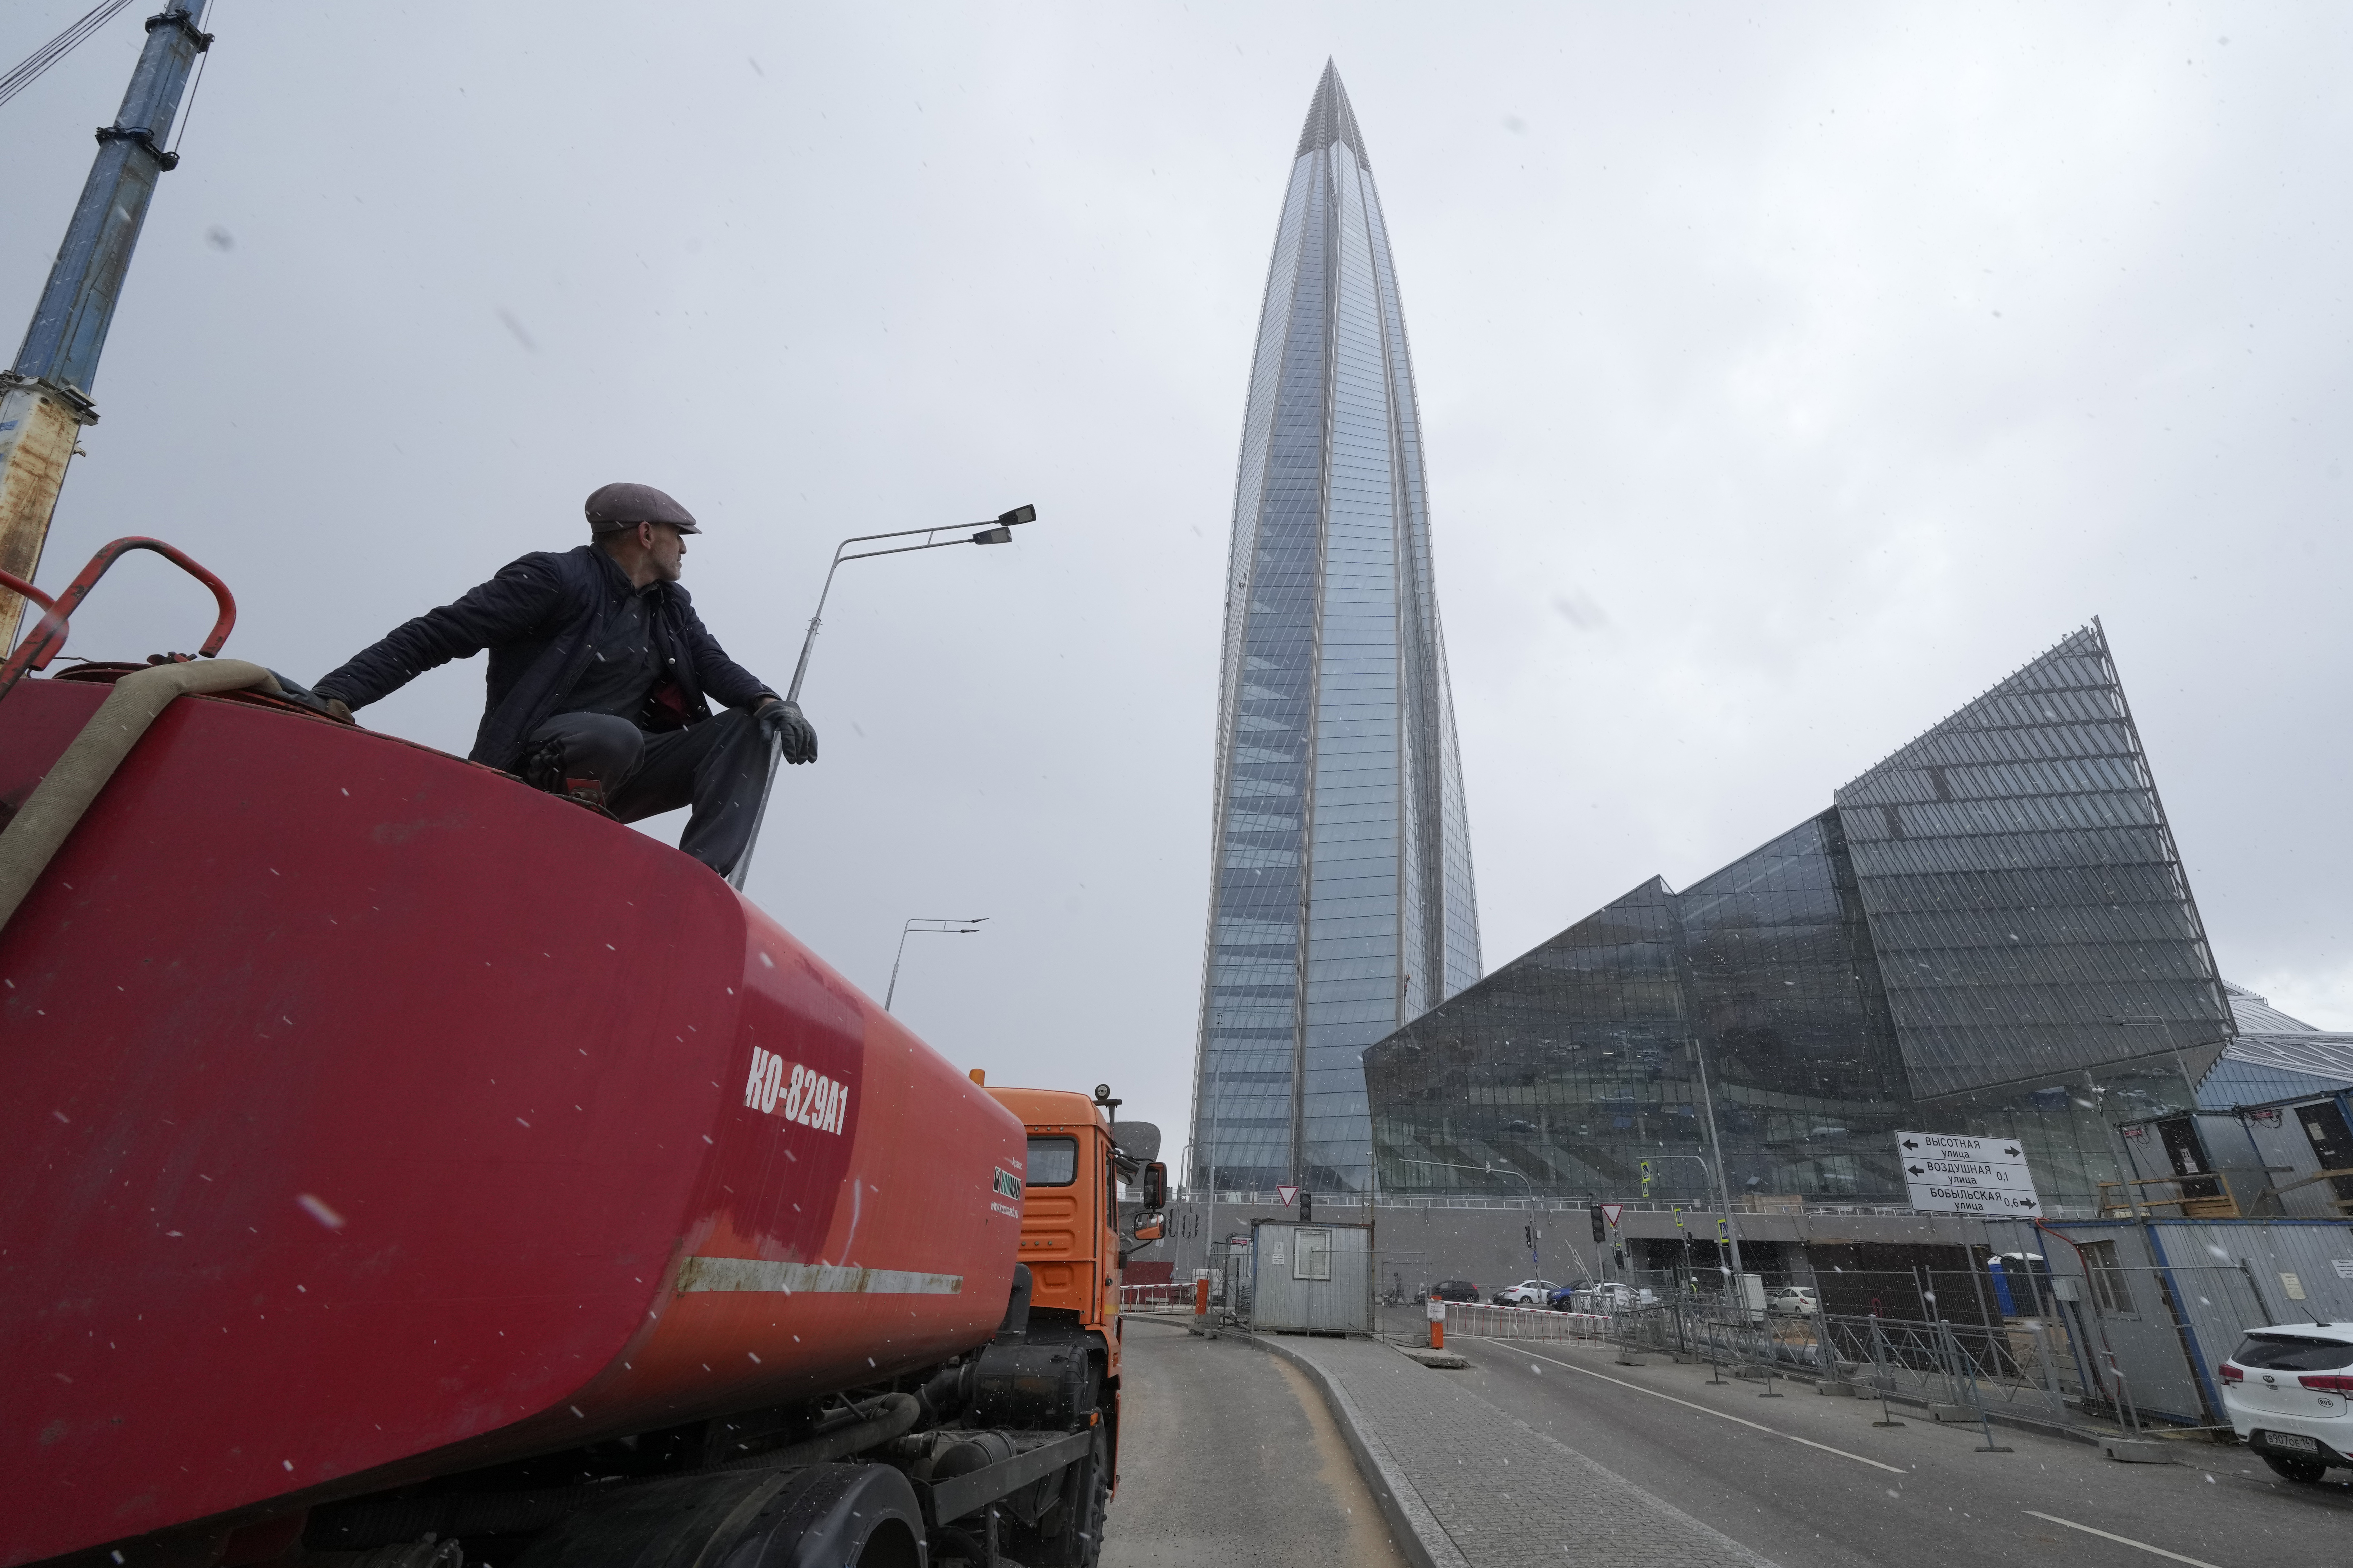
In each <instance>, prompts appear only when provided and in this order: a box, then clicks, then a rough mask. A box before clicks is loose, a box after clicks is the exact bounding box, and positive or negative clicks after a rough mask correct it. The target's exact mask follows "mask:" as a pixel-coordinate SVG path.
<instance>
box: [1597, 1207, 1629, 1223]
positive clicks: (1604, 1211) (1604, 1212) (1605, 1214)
mask: <svg viewBox="0 0 2353 1568" xmlns="http://www.w3.org/2000/svg"><path fill="white" fill-rule="evenodd" d="M1625 1212H1626V1205H1624V1204H1603V1205H1601V1217H1602V1218H1603V1219H1606V1220H1608V1221H1609V1223H1610V1224H1611V1225H1612V1226H1615V1225H1616V1224H1617V1223H1618V1216H1619V1215H1621V1214H1624V1213H1625Z"/></svg>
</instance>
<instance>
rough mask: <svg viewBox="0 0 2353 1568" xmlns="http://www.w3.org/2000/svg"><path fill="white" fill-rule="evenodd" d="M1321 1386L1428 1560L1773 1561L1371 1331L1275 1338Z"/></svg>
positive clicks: (1280, 1351) (1491, 1566) (1453, 1566)
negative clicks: (1368, 1334)
mask: <svg viewBox="0 0 2353 1568" xmlns="http://www.w3.org/2000/svg"><path fill="white" fill-rule="evenodd" d="M1256 1343H1257V1344H1258V1345H1259V1346H1260V1348H1261V1349H1263V1350H1267V1351H1270V1352H1273V1353H1274V1354H1276V1355H1280V1356H1282V1357H1283V1358H1285V1359H1286V1360H1288V1361H1291V1362H1292V1363H1294V1364H1296V1365H1298V1366H1300V1367H1302V1368H1303V1369H1304V1370H1305V1371H1306V1372H1307V1373H1308V1374H1309V1375H1310V1376H1312V1377H1314V1379H1315V1380H1316V1382H1317V1383H1318V1384H1321V1385H1322V1387H1323V1389H1324V1395H1325V1397H1326V1398H1328V1399H1329V1400H1330V1401H1331V1403H1332V1406H1333V1409H1334V1412H1335V1414H1336V1415H1338V1417H1339V1419H1340V1426H1341V1427H1342V1429H1343V1431H1344V1432H1345V1434H1346V1435H1347V1437H1348V1441H1349V1445H1350V1447H1352V1448H1354V1449H1355V1450H1356V1456H1357V1458H1358V1461H1359V1463H1360V1464H1361V1465H1362V1466H1363V1468H1364V1469H1365V1472H1366V1480H1367V1481H1368V1482H1370V1483H1372V1485H1373V1486H1374V1488H1375V1489H1376V1490H1377V1491H1380V1492H1386V1493H1387V1494H1388V1495H1387V1496H1386V1497H1385V1498H1384V1499H1383V1500H1382V1501H1383V1506H1384V1510H1385V1511H1388V1512H1390V1513H1391V1514H1392V1516H1393V1517H1392V1525H1393V1527H1394V1528H1396V1529H1397V1531H1398V1533H1399V1535H1400V1536H1402V1537H1407V1538H1409V1539H1410V1540H1411V1541H1414V1542H1419V1544H1420V1547H1421V1549H1422V1555H1423V1558H1424V1562H1425V1563H1427V1564H1428V1568H1521V1565H1523V1564H1526V1563H1544V1562H1559V1561H1563V1560H1565V1559H1569V1558H1572V1557H1573V1558H1574V1559H1575V1560H1577V1561H1589V1562H1606V1563H1611V1564H1612V1565H1613V1568H1734V1565H1737V1568H1774V1565H1773V1564H1772V1563H1770V1562H1769V1561H1768V1560H1767V1559H1766V1558H1763V1557H1760V1556H1758V1555H1757V1553H1756V1552H1751V1551H1749V1550H1748V1549H1747V1548H1746V1547H1745V1546H1743V1545H1741V1544H1740V1543H1739V1542H1736V1541H1734V1540H1733V1539H1732V1538H1731V1537H1729V1536H1727V1535H1725V1534H1723V1533H1722V1532H1721V1531H1716V1530H1714V1529H1711V1528H1710V1527H1708V1526H1707V1525H1704V1524H1703V1523H1701V1522H1700V1521H1698V1520H1696V1519H1694V1518H1693V1517H1692V1516H1691V1515H1690V1514H1688V1513H1685V1512H1684V1511H1683V1510H1681V1509H1679V1508H1677V1507H1675V1506H1674V1505H1673V1504H1672V1503H1671V1502H1668V1501H1667V1500H1665V1499H1664V1498H1662V1497H1659V1496H1657V1495H1655V1494H1654V1493H1651V1492H1649V1491H1646V1490H1644V1489H1642V1488H1641V1487H1638V1486H1636V1485H1635V1484H1634V1483H1632V1482H1631V1481H1629V1480H1627V1479H1625V1478H1624V1477H1622V1476H1620V1475H1618V1474H1617V1473H1616V1472H1614V1471H1612V1470H1610V1469H1609V1468H1607V1467H1606V1466H1603V1465H1600V1464H1598V1463H1596V1462H1595V1461H1594V1460H1592V1459H1591V1458H1588V1457H1586V1456H1585V1455H1583V1454H1580V1453H1578V1452H1577V1450H1576V1449H1574V1448H1572V1447H1568V1445H1567V1444H1566V1443H1563V1442H1561V1441H1559V1440H1558V1439H1556V1438H1554V1437H1551V1436H1546V1435H1545V1434H1543V1433H1540V1432H1537V1431H1535V1429H1534V1428H1532V1427H1530V1426H1527V1425H1526V1424H1525V1423H1524V1422H1520V1421H1516V1420H1514V1419H1512V1418H1511V1417H1509V1416H1506V1415H1503V1414H1502V1413H1501V1412H1500V1411H1498V1410H1497V1409H1496V1408H1495V1407H1494V1406H1493V1405H1491V1404H1489V1403H1487V1402H1486V1401H1485V1400H1482V1399H1480V1398H1478V1397H1477V1396H1476V1395H1474V1394H1469V1393H1466V1392H1464V1391H1463V1390H1462V1389H1461V1388H1459V1387H1457V1386H1455V1385H1454V1384H1452V1383H1451V1382H1450V1380H1449V1374H1448V1373H1443V1372H1433V1371H1431V1370H1430V1369H1429V1368H1427V1367H1424V1366H1420V1365H1419V1364H1417V1363H1413V1362H1411V1361H1409V1360H1407V1359H1406V1358H1405V1357H1404V1356H1403V1355H1400V1354H1399V1353H1398V1352H1397V1351H1395V1350H1394V1349H1392V1348H1391V1347H1389V1346H1388V1345H1387V1344H1384V1343H1382V1342H1379V1341H1376V1340H1333V1339H1308V1338H1303V1337H1292V1336H1287V1335H1266V1336H1263V1337H1261V1338H1260V1339H1258V1340H1257V1341H1256Z"/></svg>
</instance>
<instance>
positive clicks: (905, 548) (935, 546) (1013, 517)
mask: <svg viewBox="0 0 2353 1568" xmlns="http://www.w3.org/2000/svg"><path fill="white" fill-rule="evenodd" d="M1035 521H1038V509H1037V508H1036V507H1034V506H1017V507H1015V508H1014V509H1013V510H1011V511H1008V512H1003V513H1000V514H999V515H998V516H997V518H996V519H995V520H994V521H989V522H984V523H981V524H980V525H979V527H978V529H977V531H975V532H973V533H971V534H969V535H966V536H965V537H963V538H958V539H942V538H940V537H939V536H940V535H941V534H943V533H955V534H964V533H965V529H967V528H971V527H973V525H972V524H970V523H959V524H955V525H952V526H948V527H943V528H902V529H900V530H899V531H896V532H894V533H860V534H854V535H852V536H851V537H850V538H848V539H845V540H843V541H842V542H840V543H839V544H837V545H835V546H834V547H833V564H832V565H830V566H828V567H827V568H826V570H825V586H824V587H822V588H820V589H818V595H817V613H816V614H814V615H812V616H809V624H808V635H807V637H803V638H801V657H800V662H799V663H797V664H796V665H794V666H793V683H792V686H791V687H790V689H787V690H786V692H785V700H786V701H787V702H798V701H799V700H801V680H802V679H803V678H804V677H806V676H807V674H808V662H809V650H810V649H811V648H813V647H816V646H817V629H818V626H822V625H823V624H824V622H825V600H826V595H828V594H830V593H832V592H833V574H835V573H836V572H839V571H840V570H841V564H842V563H843V562H845V561H871V560H872V559H874V557H876V556H878V555H906V554H910V553H912V552H915V551H918V550H944V549H946V548H947V547H948V546H949V545H951V544H1010V543H1012V542H1013V530H1014V528H1015V527H1016V525H1018V524H1020V523H1024V522H1035ZM917 534H921V535H923V542H921V543H919V544H893V545H891V546H890V547H889V548H887V549H882V550H859V551H852V550H850V548H849V547H850V546H851V545H853V544H872V543H875V542H878V541H880V540H885V539H913V538H914V537H915V536H916V535H917ZM783 751H784V738H783V737H782V736H781V735H780V736H777V737H776V738H775V739H773V740H771V741H770V742H768V785H767V788H765V789H764V790H762V791H761V792H760V805H759V809H758V810H756V811H755V812H754V813H753V814H752V837H750V838H748V839H746V840H745V841H744V853H743V854H742V855H740V856H738V857H736V860H735V869H734V870H733V872H731V873H730V874H729V876H728V878H727V885H728V886H729V887H731V888H733V889H735V890H736V891H737V892H739V893H740V892H742V891H743V890H744V879H747V878H748V877H750V876H751V874H752V850H753V848H754V847H755V846H757V845H758V844H759V842H760V825H761V824H762V823H764V822H765V821H766V820H767V819H768V797H769V796H770V795H773V794H775V793H776V763H777V761H778V760H779V758H780V756H781V754H782V752H783Z"/></svg>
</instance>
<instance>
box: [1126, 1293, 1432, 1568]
mask: <svg viewBox="0 0 2353 1568" xmlns="http://www.w3.org/2000/svg"><path fill="white" fill-rule="evenodd" d="M1124 1333H1125V1336H1126V1338H1125V1343H1124V1353H1123V1357H1122V1362H1123V1365H1122V1371H1121V1387H1120V1439H1119V1447H1120V1462H1119V1468H1120V1480H1119V1491H1118V1493H1117V1495H1116V1496H1114V1497H1113V1499H1112V1504H1111V1512H1110V1516H1109V1519H1108V1520H1107V1521H1106V1522H1105V1526H1104V1530H1103V1568H1179V1565H1182V1568H1205V1565H1207V1564H1217V1565H1218V1568H1226V1565H1228V1564H1240V1565H1248V1564H1255V1563H1265V1564H1269V1565H1274V1564H1281V1565H1282V1568H1319V1565H1321V1564H1327V1563H1328V1564H1331V1565H1332V1568H1403V1559H1402V1558H1400V1557H1399V1556H1398V1552H1397V1550H1396V1548H1395V1547H1393V1546H1392V1545H1391V1544H1390V1542H1389V1539H1388V1528H1387V1526H1386V1525H1385V1524H1384V1522H1383V1521H1382V1519H1381V1516H1380V1512H1379V1510H1378V1507H1377V1505H1376V1504H1375V1502H1374V1501H1373V1498H1372V1494H1371V1493H1369V1492H1368V1491H1366V1489H1365V1483H1364V1480H1363V1479H1362V1478H1361V1477H1360V1476H1358V1474H1357V1472H1356V1460H1355V1459H1354V1458H1352V1457H1351V1456H1350V1454H1349V1452H1348V1448H1347V1445H1346V1444H1345V1441H1343V1439H1342V1438H1341V1436H1340V1433H1339V1429H1338V1428H1337V1427H1336V1426H1334V1425H1333V1423H1332V1415H1331V1411H1330V1409H1329V1408H1328V1407H1327V1406H1326V1405H1324V1398H1323V1396H1322V1395H1321V1394H1318V1393H1317V1392H1316V1391H1315V1388H1314V1384H1310V1383H1309V1382H1308V1381H1307V1379H1306V1378H1305V1377H1304V1376H1303V1375H1302V1374H1301V1373H1299V1372H1298V1371H1297V1370H1296V1369H1295V1368H1293V1366H1292V1365H1291V1364H1290V1363H1287V1362H1285V1361H1283V1360H1282V1358H1281V1357H1279V1356H1273V1355H1270V1354H1268V1353H1266V1352H1263V1351H1258V1350H1252V1349H1251V1348H1250V1346H1248V1345H1246V1344H1241V1343H1238V1342H1235V1341H1233V1340H1208V1339H1197V1338H1195V1337H1194V1336H1193V1335H1191V1334H1188V1333H1187V1332H1186V1331H1184V1329H1183V1328H1182V1327H1181V1326H1170V1325H1166V1324H1161V1323H1155V1322H1153V1321H1150V1320H1148V1319H1144V1318H1140V1317H1139V1318H1130V1319H1128V1320H1127V1322H1126V1327H1125V1330H1124Z"/></svg>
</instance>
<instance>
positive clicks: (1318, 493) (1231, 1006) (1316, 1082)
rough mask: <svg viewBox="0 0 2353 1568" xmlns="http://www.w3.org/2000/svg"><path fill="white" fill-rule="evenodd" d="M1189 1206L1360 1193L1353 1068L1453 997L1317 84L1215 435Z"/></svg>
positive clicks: (1382, 274) (1350, 192)
mask: <svg viewBox="0 0 2353 1568" xmlns="http://www.w3.org/2000/svg"><path fill="white" fill-rule="evenodd" d="M1217 769H1218V772H1217V781H1218V782H1217V824H1216V838H1215V841H1214V842H1215V851H1216V862H1215V870H1214V883H1213V888H1214V891H1213V893H1212V896H1211V900H1210V907H1209V930H1208V952H1207V955H1206V959H1205V963H1204V965H1203V980H1202V1001H1201V1021H1200V1037H1199V1038H1200V1044H1199V1052H1198V1058H1197V1063H1198V1074H1197V1081H1196V1086H1195V1091H1194V1101H1193V1139H1194V1152H1193V1157H1192V1165H1193V1168H1192V1170H1191V1171H1190V1172H1189V1173H1188V1176H1189V1179H1190V1180H1191V1181H1192V1182H1193V1183H1194V1184H1196V1185H1198V1186H1212V1187H1218V1188H1225V1189H1256V1190H1261V1191H1262V1190H1265V1189H1266V1188H1269V1187H1271V1186H1274V1185H1276V1184H1281V1183H1284V1182H1294V1183H1298V1184H1303V1185H1305V1186H1307V1187H1309V1188H1311V1189H1313V1190H1314V1191H1317V1192H1328V1193H1335V1194H1337V1193H1345V1192H1355V1191H1359V1190H1361V1189H1362V1188H1363V1187H1364V1185H1365V1184H1366V1179H1367V1176H1368V1173H1369V1168H1370V1163H1371V1157H1372V1135H1371V1124H1370V1121H1369V1119H1368V1114H1367V1109H1366V1099H1365V1079H1364V1068H1363V1061H1362V1058H1363V1055H1364V1051H1365V1048H1366V1047H1367V1046H1369V1045H1371V1044H1372V1043H1373V1042H1374V1041H1376V1040H1377V1039H1379V1038H1380V1037H1382V1036H1384V1035H1387V1034H1388V1033H1389V1032H1390V1031H1391V1030H1393V1029H1395V1028H1396V1027H1397V1026H1398V1025H1399V1024H1400V1023H1402V1022H1404V1021H1405V1020H1406V1019H1408V1018H1410V1017H1412V1016H1415V1015H1416V1014H1418V1013H1420V1012H1422V1011H1424V1010H1426V1009H1427V1008H1429V1007H1430V1005H1432V1004H1434V1003H1436V1002H1438V1001H1440V1000H1441V999H1442V998H1444V997H1446V996H1449V995H1451V994H1453V993H1455V992H1456V991H1459V990H1461V988H1462V987H1463V986H1464V985H1467V984H1470V983H1471V982H1472V980H1473V979H1475V978H1477V976H1478V973H1479V924H1478V916H1477V913H1476V911H1475V910H1474V907H1473V903H1472V884H1471V846H1470V837H1469V834H1468V831H1467V830H1466V828H1465V826H1464V820H1463V808H1462V776H1461V765H1460V763H1458V761H1457V759H1456V752H1455V742H1454V712H1453V704H1452V700H1451V698H1450V697H1449V695H1448V691H1447V679H1446V649H1445V643H1444V640H1443V638H1442V637H1440V632H1439V624H1438V596H1437V592H1436V590H1435V588H1434V587H1433V586H1432V584H1431V579H1430V502H1429V496H1428V493H1427V490H1426V488H1425V485H1424V469H1423V464H1422V451H1421V418H1420V413H1419V408H1418V406H1417V405H1416V402H1415V398H1414V384H1413V362H1412V359H1411V356H1410V355H1409V353H1408V352H1407V348H1406V336H1405V315H1404V311H1403V310H1402V308H1401V307H1400V306H1399V304H1398V287H1397V271H1396V268H1395V267H1394V266H1393V265H1392V264H1391V262H1390V259H1389V246H1388V229H1387V227H1386V226H1385V225H1384V223H1383V220H1382V216H1381V205H1380V197H1379V195H1378V193H1377V192H1376V191H1375V189H1374V187H1373V175H1372V169H1371V165H1370V163H1369V162H1368V160H1367V159H1366V155H1365V143H1364V139H1363V137H1362V136H1361V135H1360V134H1359V132H1357V129H1356V114H1355V112H1354V111H1353V110H1351V109H1350V108H1349V106H1348V95H1347V93H1346V92H1345V90H1344V89H1342V88H1341V85H1340V78H1339V74H1338V72H1337V71H1335V69H1333V68H1332V67H1331V66H1329V65H1326V66H1325V67H1324V79H1323V80H1322V82H1321V83H1319V84H1318V85H1317V87H1316V89H1315V98H1314V103H1313V105H1312V106H1311V107H1310V108H1309V110H1308V111H1307V124H1306V128H1305V130H1304V131H1303V132H1301V134H1300V138H1299V147H1298V151H1297V153H1295V155H1294V158H1293V164H1292V171H1291V184H1290V188H1289V189H1288V190H1287V191H1286V193H1285V194H1284V196H1283V204H1282V221H1281V223H1280V225H1279V226H1277V228H1276V230H1275V240H1274V260H1273V264H1272V265H1271V267H1270V268H1268V269H1267V282H1266V297H1265V302H1264V304H1263V306H1262V307H1261V311H1260V316H1259V335H1258V352H1257V355H1256V357H1255V359H1254V361H1253V363H1252V366H1251V370H1250V402H1249V406H1248V409H1247V412H1246V413H1245V415H1244V416H1243V421H1242V443H1241V466H1240V476H1239V478H1238V479H1237V481H1236V485H1235V494H1234V527H1233V548H1232V554H1231V557H1230V561H1229V565H1228V567H1227V576H1226V624H1225V642H1224V661H1223V667H1222V684H1221V687H1220V693H1219V714H1218V758H1217Z"/></svg>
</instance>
